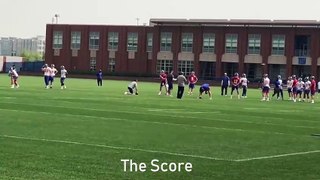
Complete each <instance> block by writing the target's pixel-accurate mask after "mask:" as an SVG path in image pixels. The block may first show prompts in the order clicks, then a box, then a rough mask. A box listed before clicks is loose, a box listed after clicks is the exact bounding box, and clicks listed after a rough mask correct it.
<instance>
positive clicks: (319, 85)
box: [314, 81, 320, 90]
mask: <svg viewBox="0 0 320 180" xmlns="http://www.w3.org/2000/svg"><path fill="white" fill-rule="evenodd" d="M314 83H316V81H314ZM318 89H319V90H320V81H319V82H318Z"/></svg>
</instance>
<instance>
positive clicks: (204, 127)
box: [0, 108, 295, 136]
mask: <svg viewBox="0 0 320 180" xmlns="http://www.w3.org/2000/svg"><path fill="white" fill-rule="evenodd" d="M0 110H1V111H14V112H24V113H36V114H48V115H55V114H58V113H50V112H43V111H40V112H38V111H26V110H15V109H2V108H0ZM58 115H60V116H61V115H65V116H73V117H86V118H95V119H103V120H109V121H125V122H131V123H132V122H135V123H145V124H159V125H168V126H180V127H190V128H202V129H217V130H223V131H237V132H246V133H250V132H251V133H262V134H276V135H288V136H295V135H294V134H286V133H281V132H269V131H268V132H266V131H254V130H245V129H234V128H223V127H214V126H199V125H193V124H179V123H170V122H159V121H144V120H138V121H137V120H133V119H124V118H108V117H99V116H88V115H76V114H67V113H59V114H58Z"/></svg>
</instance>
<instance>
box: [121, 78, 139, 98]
mask: <svg viewBox="0 0 320 180" xmlns="http://www.w3.org/2000/svg"><path fill="white" fill-rule="evenodd" d="M124 94H125V95H138V83H137V80H133V81H132V82H131V83H130V84H129V85H128V91H126V92H124Z"/></svg>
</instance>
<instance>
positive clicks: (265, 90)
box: [262, 86, 270, 93]
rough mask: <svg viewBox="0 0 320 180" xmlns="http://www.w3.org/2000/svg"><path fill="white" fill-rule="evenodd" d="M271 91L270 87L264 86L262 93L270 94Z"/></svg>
mask: <svg viewBox="0 0 320 180" xmlns="http://www.w3.org/2000/svg"><path fill="white" fill-rule="evenodd" d="M269 90H270V87H267V86H264V87H263V88H262V92H263V93H269Z"/></svg>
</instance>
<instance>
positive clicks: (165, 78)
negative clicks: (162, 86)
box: [160, 73, 167, 82]
mask: <svg viewBox="0 0 320 180" xmlns="http://www.w3.org/2000/svg"><path fill="white" fill-rule="evenodd" d="M160 80H161V82H165V81H167V74H166V73H161V74H160Z"/></svg>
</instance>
